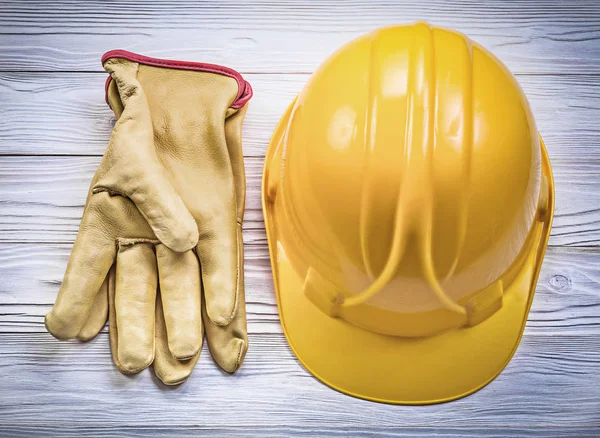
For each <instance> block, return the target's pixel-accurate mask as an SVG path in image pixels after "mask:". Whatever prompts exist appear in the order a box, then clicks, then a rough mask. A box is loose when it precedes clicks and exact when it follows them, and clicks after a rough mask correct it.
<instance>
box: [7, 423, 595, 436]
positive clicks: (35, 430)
mask: <svg viewBox="0 0 600 438" xmlns="http://www.w3.org/2000/svg"><path fill="white" fill-rule="evenodd" d="M117 434H118V436H119V437H131V438H145V437H148V436H153V437H173V436H177V437H197V436H210V437H233V436H235V437H239V438H246V437H265V438H270V437H288V436H302V437H322V436H333V437H344V438H348V437H364V438H376V437H400V438H404V437H415V438H430V437H433V436H446V437H456V438H463V437H464V438H471V437H475V438H480V437H482V436H485V437H491V438H504V437H513V438H514V437H519V438H521V437H524V436H530V437H539V438H542V437H552V438H555V437H577V438H583V437H597V436H598V428H596V427H570V426H565V427H556V426H550V427H544V426H537V427H502V426H499V427H495V428H493V427H473V428H469V429H466V428H464V427H448V426H438V427H398V426H396V427H357V426H337V427H336V426H322V425H318V426H311V427H299V426H264V427H260V426H243V427H220V428H216V427H202V426H180V427H172V426H144V425H140V426H125V427H123V426H104V425H103V426H99V427H89V426H62V425H61V426H58V427H52V426H8V427H4V428H2V435H3V436H9V437H31V436H36V437H46V436H49V437H55V436H57V435H58V436H61V437H67V438H68V437H76V438H86V437H100V438H102V437H114V436H115V435H117Z"/></svg>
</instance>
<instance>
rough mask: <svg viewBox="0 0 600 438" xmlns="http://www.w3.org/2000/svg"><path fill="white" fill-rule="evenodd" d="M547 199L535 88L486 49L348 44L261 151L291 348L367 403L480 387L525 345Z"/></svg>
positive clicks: (437, 398)
mask: <svg viewBox="0 0 600 438" xmlns="http://www.w3.org/2000/svg"><path fill="white" fill-rule="evenodd" d="M553 199H554V189H553V179H552V173H551V168H550V163H549V161H548V157H547V154H546V150H545V147H544V145H543V142H542V140H541V138H540V137H539V134H538V131H537V128H536V126H535V121H534V119H533V116H532V113H531V110H530V108H529V104H528V102H527V99H526V97H525V95H524V93H523V92H522V90H521V88H520V87H519V85H518V83H517V82H516V80H515V78H514V77H513V76H512V74H511V73H510V72H509V71H508V69H507V68H506V67H505V66H504V65H503V64H502V63H501V62H500V61H499V60H498V59H496V58H495V57H494V56H493V55H491V54H490V53H489V52H488V51H487V50H485V49H484V48H483V47H481V46H479V45H478V44H476V43H474V42H472V41H470V40H469V39H468V38H467V37H465V36H464V35H462V34H460V33H456V32H453V31H450V30H446V29H442V28H439V27H432V26H429V25H427V24H425V23H416V24H413V25H408V26H394V27H388V28H383V29H379V30H376V31H374V32H372V33H370V34H368V35H365V36H362V37H360V38H358V39H356V40H354V41H352V42H350V43H348V44H347V45H345V46H344V47H342V48H341V49H340V50H338V51H337V52H336V53H334V54H333V55H332V56H331V57H330V58H329V59H328V60H327V61H326V62H325V63H324V64H323V65H322V66H321V67H320V68H319V69H318V70H317V71H316V72H315V74H314V75H313V76H312V78H311V79H310V81H309V82H308V83H307V85H306V86H305V88H304V89H303V91H302V92H301V93H300V94H299V95H298V97H297V98H296V99H295V101H294V102H292V104H291V105H290V106H289V108H288V109H287V111H286V112H285V114H284V115H283V118H282V119H281V121H280V123H279V125H278V127H277V129H276V131H275V133H274V135H273V138H272V140H271V143H270V145H269V149H268V152H267V157H266V162H265V168H264V174H263V210H264V216H265V225H266V229H267V237H268V241H269V251H270V256H271V264H272V268H273V277H274V283H275V290H276V294H277V302H278V307H279V313H280V318H281V322H282V326H283V328H284V332H285V334H286V337H287V339H288V342H289V344H290V346H291V348H292V349H293V351H294V352H295V354H296V356H297V357H298V358H299V359H300V361H301V362H302V363H303V364H304V365H305V366H306V368H307V369H308V370H309V371H310V372H311V373H312V374H314V375H315V376H316V377H317V378H319V379H320V380H322V381H323V382H325V383H326V384H328V385H330V386H332V387H334V388H336V389H338V390H340V391H342V392H345V393H348V394H351V395H354V396H357V397H361V398H366V399H370V400H376V401H382V402H389V403H402V404H427V403H436V402H442V401H447V400H452V399H456V398H459V397H462V396H465V395H468V394H470V393H472V392H474V391H476V390H477V389H479V388H481V387H482V386H484V385H486V384H487V383H489V382H490V381H491V380H492V379H493V378H494V377H496V376H497V375H498V374H499V373H500V372H501V371H502V369H503V368H504V367H505V366H506V364H507V363H508V361H509V360H510V358H511V357H512V355H513V353H514V351H515V349H516V348H517V346H518V343H519V340H520V337H521V334H522V332H523V329H524V326H525V322H526V319H527V314H528V311H529V307H530V305H531V300H532V298H533V294H534V291H535V284H536V282H537V277H538V274H539V270H540V267H541V263H542V259H543V256H544V253H545V249H546V246H547V242H548V237H549V234H550V226H551V222H552V216H553Z"/></svg>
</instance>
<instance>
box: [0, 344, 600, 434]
mask: <svg viewBox="0 0 600 438" xmlns="http://www.w3.org/2000/svg"><path fill="white" fill-rule="evenodd" d="M250 342H251V343H250V348H249V350H248V354H247V356H246V360H245V362H244V366H243V367H242V368H241V369H240V370H239V372H238V373H236V374H235V375H227V374H225V373H223V372H222V371H220V370H219V369H218V368H217V366H216V365H215V364H214V363H213V361H212V359H211V358H210V355H209V354H208V350H207V349H206V347H205V349H204V351H203V353H202V354H201V357H200V360H199V362H198V365H197V366H196V368H195V370H194V374H193V375H192V376H191V377H190V379H189V380H188V381H187V382H186V383H185V384H184V385H181V386H179V387H175V388H165V387H164V386H162V385H161V384H160V383H159V382H158V381H157V380H156V378H155V377H154V376H153V373H152V371H151V370H145V371H143V372H142V373H140V374H137V375H134V376H125V375H122V374H120V373H119V372H118V371H117V370H116V369H115V367H114V365H113V364H112V361H111V357H110V351H109V348H108V336H107V335H106V334H100V335H99V336H98V337H97V338H95V339H94V340H93V341H91V342H88V343H78V342H60V341H57V340H54V339H52V338H51V337H50V335H48V334H46V333H43V334H37V333H25V334H16V333H12V334H0V368H1V369H2V373H3V378H2V379H0V391H1V393H2V397H1V398H0V411H1V412H2V418H3V423H5V424H19V425H62V424H65V425H81V426H90V425H96V424H98V425H121V424H122V425H144V424H146V423H147V422H150V423H151V424H157V425H162V426H168V425H177V426H193V425H200V426H208V425H210V426H211V427H242V426H244V425H253V426H262V427H264V426H271V427H272V426H289V425H298V426H300V425H302V426H303V427H304V428H305V430H310V429H311V428H315V427H322V426H339V427H347V428H348V429H349V430H352V427H366V426H371V427H394V426H395V427H398V426H403V427H437V426H446V427H448V426H451V427H461V426H462V427H477V426H485V427H494V426H495V427H499V426H502V425H510V426H512V427H524V426H527V427H532V426H537V425H539V426H542V427H550V426H558V427H567V426H568V427H595V426H598V425H599V424H600V412H599V411H598V409H597V408H598V397H599V396H600V388H599V387H598V385H595V384H594V382H597V380H598V376H599V374H600V337H599V336H597V335H592V336H586V335H577V336H565V335H563V336H554V335H551V336H546V335H543V336H526V337H525V338H524V339H523V340H522V342H521V345H520V347H519V349H518V351H517V353H516V355H515V356H514V357H513V359H512V360H511V362H510V363H509V365H508V366H507V367H506V368H505V370H504V371H503V372H502V374H501V375H500V376H498V378H497V379H496V380H494V382H493V383H492V384H490V385H488V386H487V387H486V388H484V389H482V390H481V391H479V392H477V393H475V394H473V395H471V396H469V397H466V398H464V399H460V400H457V401H455V402H453V403H451V404H442V405H437V406H425V407H420V408H417V409H415V408H414V407H405V406H391V405H383V404H378V403H372V402H368V401H365V400H359V399H355V398H351V397H348V396H346V395H343V394H341V393H338V392H336V391H334V390H332V389H330V388H328V387H326V386H325V385H323V384H321V383H320V382H318V381H317V380H316V379H314V378H313V377H312V376H310V375H309V374H308V373H307V372H306V371H305V370H304V369H303V368H302V366H301V365H300V364H299V363H298V362H297V361H296V359H295V358H294V356H293V354H292V352H291V351H290V350H289V348H288V346H287V343H286V341H285V339H284V337H283V335H281V334H264V335H261V336H256V335H255V336H253V337H252V338H251V341H250ZM559 400H560V404H558V403H557V402H558V401H559Z"/></svg>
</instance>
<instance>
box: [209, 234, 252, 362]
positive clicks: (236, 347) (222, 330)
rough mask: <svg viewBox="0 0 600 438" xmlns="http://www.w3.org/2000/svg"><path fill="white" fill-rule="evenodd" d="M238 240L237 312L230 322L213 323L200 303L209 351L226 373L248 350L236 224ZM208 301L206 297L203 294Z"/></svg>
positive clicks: (240, 239)
mask: <svg viewBox="0 0 600 438" xmlns="http://www.w3.org/2000/svg"><path fill="white" fill-rule="evenodd" d="M238 242H239V246H240V250H239V252H238V254H239V262H238V264H239V268H240V272H241V273H242V274H241V275H240V280H239V292H238V302H237V307H238V309H237V312H236V314H235V316H234V318H233V319H232V320H231V322H230V323H229V324H228V325H226V326H220V325H217V324H215V323H214V322H212V321H211V319H210V318H208V315H206V314H205V312H206V309H207V306H206V305H204V303H203V305H202V312H203V319H204V328H205V330H206V340H207V342H208V347H209V349H210V353H211V355H212V357H213V359H214V360H215V362H216V363H217V364H218V365H219V366H220V367H221V368H223V370H225V371H227V372H228V373H233V372H235V371H236V370H237V369H238V368H239V367H240V366H241V365H242V362H243V361H244V357H245V356H246V351H247V350H248V329H247V326H246V298H245V293H244V275H243V268H244V251H243V246H242V227H241V226H238ZM203 298H204V299H205V300H206V301H207V302H208V297H207V296H203Z"/></svg>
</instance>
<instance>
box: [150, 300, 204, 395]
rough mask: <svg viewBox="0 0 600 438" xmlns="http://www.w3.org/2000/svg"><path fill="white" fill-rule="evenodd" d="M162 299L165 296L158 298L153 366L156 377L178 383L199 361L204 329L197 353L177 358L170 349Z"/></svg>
mask: <svg viewBox="0 0 600 438" xmlns="http://www.w3.org/2000/svg"><path fill="white" fill-rule="evenodd" d="M159 295H160V293H159ZM162 301H163V298H159V299H157V300H156V340H155V343H156V344H155V345H156V346H155V352H154V356H155V357H154V362H153V364H152V367H153V368H154V374H156V377H158V378H159V379H160V380H161V381H162V382H163V383H164V384H165V385H178V384H180V383H182V382H183V381H185V379H187V378H188V377H189V376H190V374H192V371H193V370H194V367H195V366H196V362H198V358H199V357H200V350H201V349H202V329H200V330H201V331H200V333H201V334H200V347H199V348H198V351H197V352H196V354H195V355H194V356H192V357H191V358H189V359H186V360H178V359H175V358H174V357H173V355H172V354H171V351H170V344H169V341H168V336H167V331H168V330H167V326H166V324H165V318H164V314H163V306H162ZM198 304H199V303H198Z"/></svg>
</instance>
